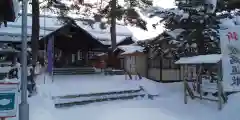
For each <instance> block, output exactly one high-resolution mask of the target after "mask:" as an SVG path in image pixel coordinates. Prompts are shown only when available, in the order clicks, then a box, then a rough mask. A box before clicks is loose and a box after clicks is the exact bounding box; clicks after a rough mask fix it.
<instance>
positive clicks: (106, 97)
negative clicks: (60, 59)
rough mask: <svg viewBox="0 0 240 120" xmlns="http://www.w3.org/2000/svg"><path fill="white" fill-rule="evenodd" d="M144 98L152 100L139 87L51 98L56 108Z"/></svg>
mask: <svg viewBox="0 0 240 120" xmlns="http://www.w3.org/2000/svg"><path fill="white" fill-rule="evenodd" d="M145 96H146V97H148V98H150V99H152V98H153V96H151V95H148V94H147V93H146V92H145V90H144V89H143V88H142V87H140V89H137V90H124V91H109V92H102V93H90V94H79V95H66V96H57V97H53V100H54V104H55V107H56V108H62V107H71V106H75V105H85V104H89V103H95V102H103V101H113V100H126V99H133V98H137V97H145Z"/></svg>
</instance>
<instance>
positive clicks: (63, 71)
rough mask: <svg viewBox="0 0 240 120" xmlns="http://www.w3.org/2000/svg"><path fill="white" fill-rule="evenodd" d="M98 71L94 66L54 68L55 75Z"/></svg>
mask: <svg viewBox="0 0 240 120" xmlns="http://www.w3.org/2000/svg"><path fill="white" fill-rule="evenodd" d="M95 73H97V72H96V70H95V68H93V67H78V68H54V70H53V74H54V75H78V74H95Z"/></svg>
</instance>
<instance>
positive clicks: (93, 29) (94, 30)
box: [76, 21, 132, 45]
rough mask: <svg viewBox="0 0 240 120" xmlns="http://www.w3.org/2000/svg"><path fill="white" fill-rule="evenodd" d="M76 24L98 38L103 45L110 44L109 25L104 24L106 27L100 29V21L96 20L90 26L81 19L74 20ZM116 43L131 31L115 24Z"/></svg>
mask: <svg viewBox="0 0 240 120" xmlns="http://www.w3.org/2000/svg"><path fill="white" fill-rule="evenodd" d="M76 23H77V25H78V26H79V27H81V28H83V29H84V30H86V31H87V32H88V33H90V35H92V36H93V37H94V38H96V39H99V41H100V42H102V43H103V44H105V45H111V34H110V25H106V29H101V27H100V25H101V23H99V22H96V23H94V24H92V26H90V25H88V24H85V23H84V22H83V21H76ZM116 34H117V36H116V38H117V43H119V42H121V41H122V40H124V39H125V38H127V37H130V36H132V33H131V31H130V30H129V29H128V28H127V27H126V26H123V25H116Z"/></svg>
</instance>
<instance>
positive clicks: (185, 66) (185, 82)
mask: <svg viewBox="0 0 240 120" xmlns="http://www.w3.org/2000/svg"><path fill="white" fill-rule="evenodd" d="M183 71H184V78H183V86H184V103H185V104H187V86H186V85H187V84H188V83H187V78H188V77H187V73H188V71H187V65H184V67H183Z"/></svg>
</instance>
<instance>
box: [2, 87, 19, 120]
mask: <svg viewBox="0 0 240 120" xmlns="http://www.w3.org/2000/svg"><path fill="white" fill-rule="evenodd" d="M18 85H19V84H18V83H17V84H16V83H0V118H1V117H13V116H16V114H17V110H18V108H17V107H18V95H19V93H18V89H19V86H18Z"/></svg>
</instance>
